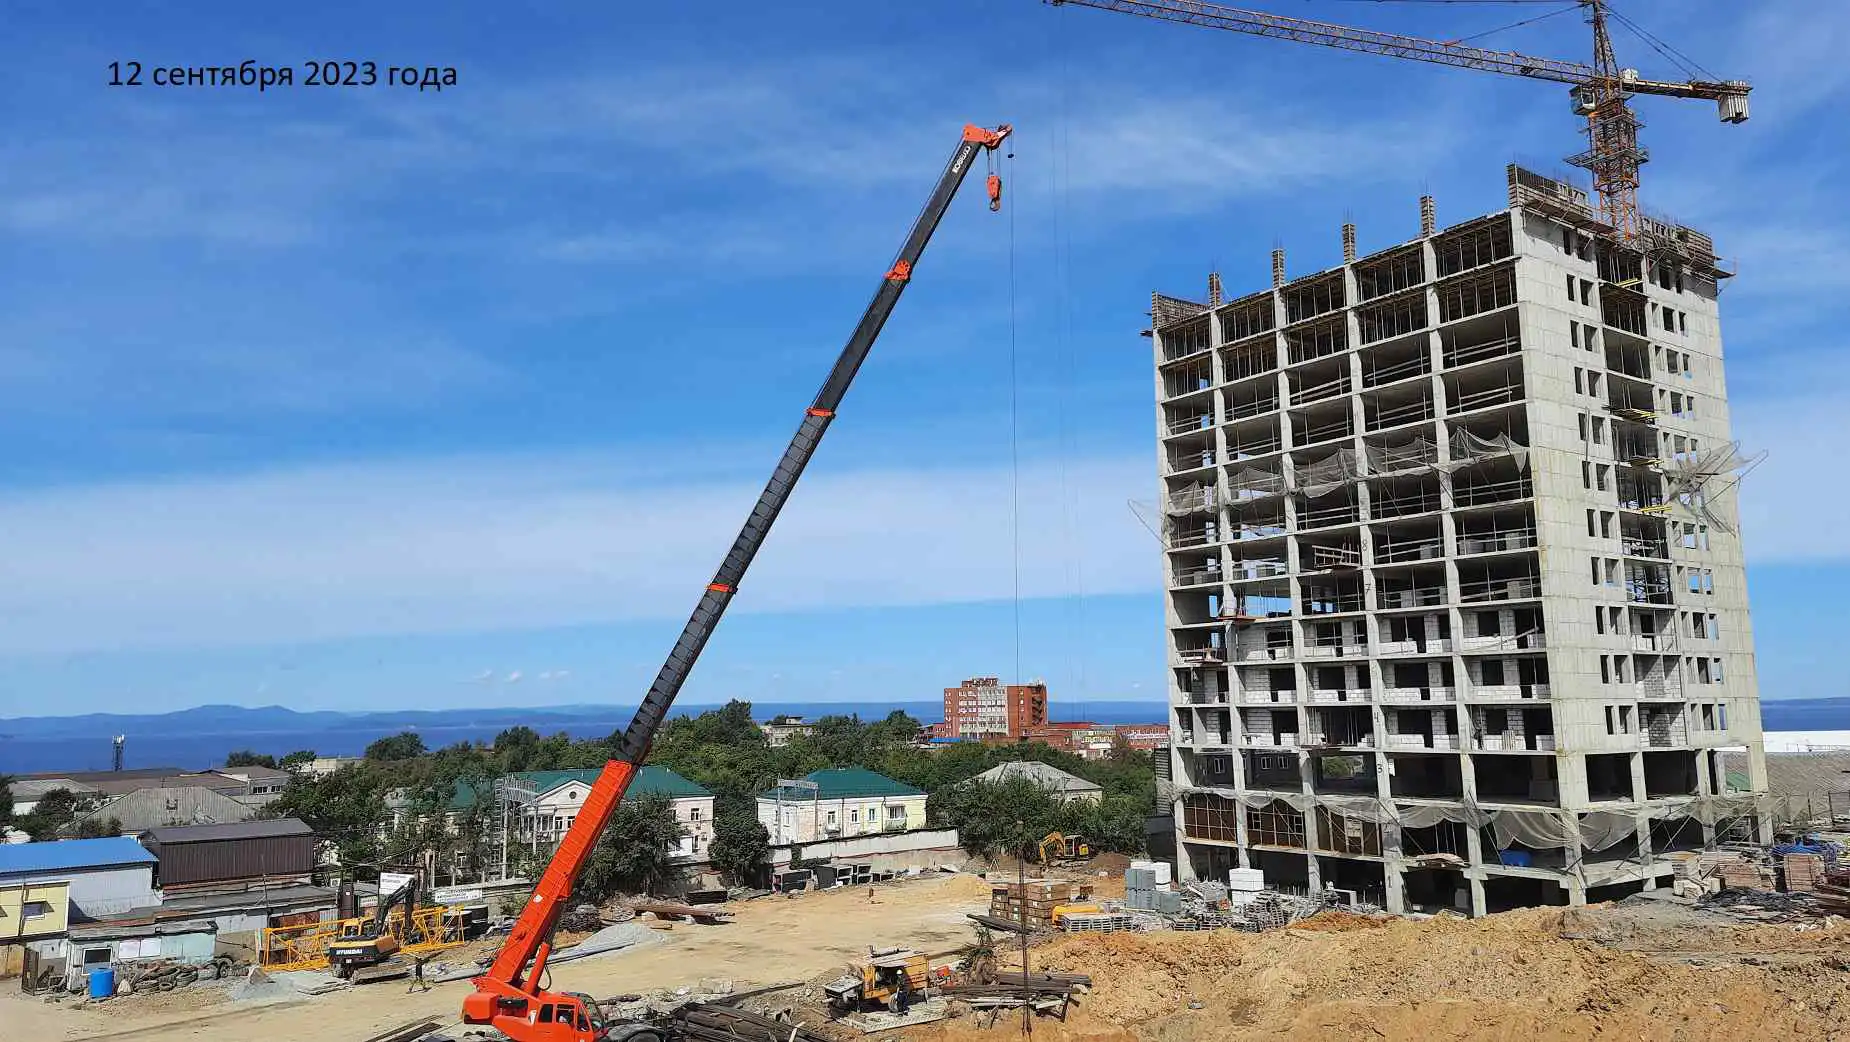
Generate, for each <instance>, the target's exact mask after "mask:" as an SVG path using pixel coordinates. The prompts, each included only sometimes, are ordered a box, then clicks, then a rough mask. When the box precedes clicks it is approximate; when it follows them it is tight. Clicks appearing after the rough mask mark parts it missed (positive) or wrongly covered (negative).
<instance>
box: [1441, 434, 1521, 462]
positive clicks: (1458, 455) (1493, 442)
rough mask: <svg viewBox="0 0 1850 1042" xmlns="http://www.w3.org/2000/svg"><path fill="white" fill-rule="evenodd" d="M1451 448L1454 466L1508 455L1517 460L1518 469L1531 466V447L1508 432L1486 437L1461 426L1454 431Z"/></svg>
mask: <svg viewBox="0 0 1850 1042" xmlns="http://www.w3.org/2000/svg"><path fill="white" fill-rule="evenodd" d="M1451 448H1452V465H1453V466H1459V465H1461V464H1465V463H1475V462H1477V461H1478V460H1486V459H1495V458H1497V457H1498V456H1508V457H1510V458H1511V459H1512V460H1514V461H1515V463H1516V469H1517V470H1527V469H1528V468H1529V447H1528V446H1527V445H1524V444H1522V443H1521V442H1519V441H1517V440H1516V439H1514V438H1512V437H1510V436H1509V435H1507V434H1496V435H1492V436H1491V437H1488V438H1484V437H1479V436H1478V435H1476V434H1473V433H1471V432H1470V431H1468V430H1465V429H1464V428H1463V427H1460V428H1458V429H1457V430H1455V431H1453V432H1452V443H1451Z"/></svg>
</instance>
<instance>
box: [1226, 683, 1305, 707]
mask: <svg viewBox="0 0 1850 1042" xmlns="http://www.w3.org/2000/svg"><path fill="white" fill-rule="evenodd" d="M1297 704H1298V692H1297V689H1296V688H1292V687H1279V688H1247V689H1245V690H1244V691H1241V692H1240V705H1243V706H1295V705H1297Z"/></svg>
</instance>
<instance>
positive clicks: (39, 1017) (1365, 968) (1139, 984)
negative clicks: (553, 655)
mask: <svg viewBox="0 0 1850 1042" xmlns="http://www.w3.org/2000/svg"><path fill="white" fill-rule="evenodd" d="M988 893H989V891H988V887H987V885H986V884H984V883H983V882H982V881H980V880H978V879H975V878H973V877H970V876H957V877H951V878H946V879H933V880H921V881H917V882H911V883H905V884H901V885H897V886H893V887H882V888H880V889H879V890H878V891H877V892H876V895H875V900H874V901H872V902H871V903H870V902H869V900H868V895H867V891H866V890H865V889H859V890H844V891H836V892H832V893H826V894H815V895H808V896H803V897H799V898H794V899H785V898H766V899H763V900H760V901H754V902H749V903H745V904H741V905H739V906H738V909H737V911H738V917H737V920H736V921H735V922H734V923H732V924H731V925H727V926H699V925H695V924H684V923H683V924H676V925H675V927H674V929H673V930H672V931H670V932H669V933H668V936H667V938H666V943H664V944H661V945H658V946H654V947H649V948H643V949H638V950H636V951H633V952H628V953H616V954H612V955H608V956H600V957H596V958H591V959H585V960H582V961H580V962H576V963H570V964H567V965H564V966H560V967H558V969H557V972H556V974H555V976H554V982H553V983H554V986H555V987H559V988H565V989H570V990H575V991H584V992H588V993H590V994H592V995H595V996H600V997H608V996H612V995H617V994H622V993H626V992H635V991H644V990H648V989H652V988H662V987H676V986H681V985H686V984H691V983H692V982H693V981H695V980H697V979H699V978H703V977H728V978H731V979H732V980H734V981H735V982H736V983H737V985H738V986H739V987H740V989H741V990H743V989H746V988H750V987H754V986H764V985H768V984H776V983H785V982H794V981H800V980H810V979H814V978H817V977H820V976H823V975H825V974H827V973H830V972H832V971H835V970H838V969H840V968H841V967H842V966H844V965H845V964H846V963H847V962H848V961H849V960H850V959H851V958H852V957H854V956H855V955H857V954H859V953H860V952H861V951H862V950H864V949H865V948H866V946H868V945H870V944H908V945H911V946H914V947H918V948H921V949H924V950H926V951H929V952H932V953H949V952H952V951H954V950H955V949H957V948H959V947H960V946H962V945H963V944H964V943H966V942H967V940H968V939H969V937H970V929H969V923H968V921H967V920H966V919H965V918H964V913H966V912H969V911H976V910H980V909H982V908H983V907H984V906H985V905H986V903H987V898H988ZM1032 954H1033V960H1032V961H1033V962H1034V964H1035V965H1036V966H1038V967H1040V968H1045V969H1054V970H1065V971H1071V972H1080V973H1088V974H1091V975H1092V978H1093V982H1094V989H1093V991H1092V992H1091V993H1090V994H1088V995H1086V996H1084V997H1083V998H1082V999H1081V1000H1080V1002H1079V1004H1078V1005H1077V1006H1076V1007H1075V1009H1074V1010H1073V1011H1072V1013H1071V1014H1070V1016H1069V1019H1068V1020H1067V1022H1066V1023H1064V1024H1062V1023H1059V1022H1057V1021H1053V1020H1048V1019H1043V1020H1039V1021H1037V1022H1036V1024H1035V1035H1036V1037H1037V1038H1038V1039H1039V1040H1040V1042H1248V1040H1252V1042H1257V1040H1260V1039H1264V1040H1268V1042H1270V1040H1286V1042H1311V1040H1325V1039H1328V1040H1342V1042H1355V1040H1377V1039H1387V1040H1405V1042H1450V1040H1466V1039H1470V1040H1479V1039H1490V1040H1497V1039H1507V1040H1520V1042H1566V1040H1570V1039H1574V1040H1578V1039H1615V1040H1617V1039H1624V1040H1633V1039H1638V1040H1652V1042H1655V1040H1663V1042H1705V1040H1711V1039H1713V1040H1717V1042H1720V1040H1727V1042H1744V1040H1752V1039H1762V1038H1782V1037H1792V1038H1806V1039H1812V1040H1820V1042H1830V1040H1837V1039H1842V1040H1845V1042H1850V924H1845V923H1842V922H1841V921H1840V922H1838V923H1836V924H1835V925H1828V926H1824V927H1819V926H1817V925H1816V924H1811V926H1810V928H1807V929H1797V928H1795V927H1793V926H1791V925H1746V924H1742V923H1740V922H1738V921H1735V920H1731V919H1726V918H1723V917H1721V916H1717V915H1713V914H1710V913H1706V912H1701V911H1698V910H1695V909H1692V908H1688V907H1685V906H1681V905H1675V904H1669V903H1665V902H1656V901H1637V900H1634V901H1633V902H1631V903H1628V904H1623V905H1604V906H1597V907H1592V908H1585V909H1558V908H1557V909H1534V910H1530V911H1523V912H1512V913H1508V914H1505V915H1498V916H1491V917H1489V918H1486V919H1481V920H1477V921H1468V920H1463V919H1453V918H1441V919H1432V920H1426V921H1411V920H1396V919H1385V918H1370V917H1366V916H1359V915H1352V914H1347V913H1325V914H1324V915H1322V916H1318V917H1314V918H1312V919H1309V920H1306V921H1304V922H1302V923H1300V924H1298V925H1296V926H1294V927H1292V928H1290V929H1286V930H1278V931H1272V932H1269V933H1264V934H1242V933H1235V932H1232V931H1219V932H1213V933H1153V934H1089V935H1071V936H1064V937H1058V938H1055V939H1053V940H1050V941H1048V942H1046V943H1043V944H1039V945H1037V946H1036V947H1035V948H1034V950H1033V953H1032ZM468 988H469V985H468V982H466V981H460V982H455V983H451V984H446V985H438V986H436V988H435V989H434V990H433V991H432V992H431V993H430V994H428V995H423V994H415V995H407V994H406V993H405V990H404V988H403V987H402V986H400V984H398V983H396V982H385V983H381V984H376V985H370V986H367V987H363V988H356V989H352V990H348V991H344V992H336V993H334V994H331V995H328V996H324V997H320V998H315V999H304V1000H302V1001H299V1002H291V1003H288V1004H286V1005H276V1006H257V1007H245V1006H240V1005H238V1004H235V1003H229V1002H226V1001H224V999H223V995H222V993H221V992H218V991H216V990H210V989H194V990H192V991H189V992H184V993H182V992H175V993H169V994H164V995H159V996H154V997H150V998H146V999H137V998H135V997H132V996H131V997H129V998H127V999H124V1000H117V1001H113V1002H110V1003H108V1004H107V1005H103V1006H100V1007H88V1008H73V1007H72V1005H71V1004H68V1003H67V1004H64V1005H57V1006H53V1005H45V1004H42V1003H39V1002H36V1001H32V1000H29V999H26V998H24V997H22V996H19V995H17V994H14V993H8V992H4V991H0V1042H41V1040H43V1042H60V1040H73V1039H81V1038H109V1039H123V1040H128V1042H177V1040H182V1039H185V1040H193V1039H199V1040H205V1039H210V1040H213V1042H223V1040H225V1039H246V1038H248V1039H263V1040H264V1042H298V1040H299V1042H359V1040H360V1039H364V1038H365V1037H367V1036H368V1035H371V1034H374V1033H376V1032H379V1031H382V1030H384V1029H386V1028H388V1027H392V1026H395V1025H398V1024H401V1023H404V1022H405V1021H407V1020H410V1019H412V1018H414V1017H419V1016H432V1017H436V1018H439V1019H440V1020H443V1021H444V1022H446V1023H447V1022H449V1021H450V1020H451V1019H452V1018H453V1017H454V1016H455V1013H456V1010H457V1009H458V1008H459V1006H460V1003H461V1001H462V997H463V995H464V994H465V993H466V992H467V991H468ZM214 996H216V999H214V998H213V997H214ZM207 1003H211V1004H207ZM1019 1030H1020V1026H1019V1023H1018V1022H1017V1021H1015V1020H1013V1019H1012V1018H1004V1019H1003V1020H1002V1021H1001V1022H999V1023H997V1024H996V1025H994V1026H993V1027H987V1028H984V1027H979V1026H978V1025H977V1024H976V1023H975V1022H974V1021H973V1020H971V1019H968V1018H966V1019H960V1020H953V1021H947V1022H945V1023H943V1024H939V1025H930V1026H926V1027H922V1028H915V1029H912V1030H910V1031H908V1032H906V1033H905V1038H904V1042H1003V1037H1004V1036H1005V1035H1012V1036H1017V1037H1018V1033H1019Z"/></svg>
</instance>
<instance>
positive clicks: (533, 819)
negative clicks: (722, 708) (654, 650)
mask: <svg viewBox="0 0 1850 1042" xmlns="http://www.w3.org/2000/svg"><path fill="white" fill-rule="evenodd" d="M598 773H599V772H598V771H597V770H592V769H587V770H574V771H520V772H517V773H514V774H511V775H508V777H509V778H513V779H519V780H520V781H522V782H525V783H527V786H529V787H530V788H531V791H532V794H533V795H532V799H531V801H530V802H526V803H524V805H523V806H522V807H521V810H520V815H519V819H518V821H517V822H516V823H514V827H513V829H512V832H513V836H514V838H515V840H516V841H517V842H519V843H523V844H538V845H539V846H542V847H546V848H550V847H552V846H554V845H556V844H557V843H558V842H559V840H561V839H563V838H564V837H565V832H566V830H567V829H569V828H571V827H572V823H573V822H574V821H577V820H578V811H579V809H580V808H581V807H583V806H584V802H585V797H586V796H588V795H590V793H591V784H592V783H593V782H595V781H596V780H597V776H598ZM643 796H663V797H666V798H667V800H668V805H669V807H670V808H671V809H672V810H673V811H674V816H675V820H676V821H678V822H680V824H681V829H682V832H683V835H682V837H681V844H680V847H679V850H678V853H679V854H680V855H681V856H682V857H684V858H686V859H687V860H688V861H689V862H690V863H694V864H703V863H705V862H707V861H708V860H710V855H709V853H708V851H709V849H710V848H711V847H712V846H713V794H712V793H710V792H708V791H707V790H706V789H704V788H701V787H700V786H699V785H696V784H694V783H693V782H691V781H689V780H687V779H686V778H684V777H682V776H681V775H679V774H677V773H675V772H674V771H671V770H669V769H668V768H666V767H657V766H654V765H652V764H651V765H645V766H644V767H643V768H642V769H641V770H639V771H637V772H636V778H635V780H634V781H632V782H630V787H629V793H628V795H627V797H626V798H627V799H636V798H639V797H643ZM477 800H482V801H485V802H487V803H492V802H493V800H494V794H493V793H486V792H484V793H477V792H476V791H475V790H474V789H473V788H471V787H470V786H469V785H467V784H466V783H458V784H457V786H456V795H455V797H454V799H453V800H452V801H451V816H452V818H454V817H455V816H456V815H457V814H458V813H460V812H463V811H466V810H467V809H469V808H471V807H473V806H475V804H476V801H477Z"/></svg>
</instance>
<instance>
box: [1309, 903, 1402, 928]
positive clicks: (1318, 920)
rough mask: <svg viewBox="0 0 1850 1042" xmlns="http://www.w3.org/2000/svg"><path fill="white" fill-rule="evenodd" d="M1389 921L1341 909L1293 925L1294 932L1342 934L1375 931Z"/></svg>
mask: <svg viewBox="0 0 1850 1042" xmlns="http://www.w3.org/2000/svg"><path fill="white" fill-rule="evenodd" d="M1391 921H1392V920H1389V919H1387V918H1385V917H1382V916H1376V915H1357V914H1355V913H1354V912H1345V911H1343V910H1342V909H1340V908H1332V909H1329V910H1328V911H1324V912H1318V913H1317V914H1316V915H1313V916H1311V917H1310V918H1309V919H1304V920H1301V921H1299V922H1296V923H1293V924H1291V928H1292V929H1293V930H1309V931H1311V932H1312V933H1342V932H1343V931H1345V930H1373V929H1376V928H1378V927H1382V926H1386V925H1387V924H1388V923H1389V922H1391Z"/></svg>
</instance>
